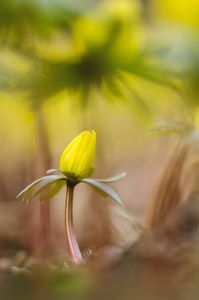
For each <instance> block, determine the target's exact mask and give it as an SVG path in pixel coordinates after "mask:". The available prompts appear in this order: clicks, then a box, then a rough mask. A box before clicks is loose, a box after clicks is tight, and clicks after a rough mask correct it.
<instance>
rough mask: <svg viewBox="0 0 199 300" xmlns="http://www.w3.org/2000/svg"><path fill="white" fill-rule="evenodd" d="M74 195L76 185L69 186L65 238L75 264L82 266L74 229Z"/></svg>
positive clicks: (66, 203)
mask: <svg viewBox="0 0 199 300" xmlns="http://www.w3.org/2000/svg"><path fill="white" fill-rule="evenodd" d="M73 194H74V185H69V184H68V185H67V191H66V202H65V236H66V241H67V246H68V251H69V255H70V257H71V259H72V261H73V263H74V264H76V265H78V264H80V263H81V262H82V261H83V259H82V255H81V252H80V249H79V245H78V243H77V239H76V236H75V233H74V227H73Z"/></svg>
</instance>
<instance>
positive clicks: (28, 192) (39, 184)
mask: <svg viewBox="0 0 199 300" xmlns="http://www.w3.org/2000/svg"><path fill="white" fill-rule="evenodd" d="M58 182H62V183H65V182H66V177H64V176H60V175H49V176H44V177H42V178H39V179H37V180H35V181H34V182H32V183H31V184H29V185H28V186H27V187H26V188H25V189H24V190H22V191H21V192H20V193H19V194H18V195H17V198H21V199H22V200H23V201H26V202H27V203H28V202H30V201H31V200H32V199H33V198H34V197H35V196H36V195H37V194H38V193H39V192H41V191H42V192H44V189H45V188H47V187H48V188H49V187H50V185H51V184H54V183H58ZM54 186H55V185H54ZM61 186H63V185H61ZM61 186H60V185H59V188H57V187H54V188H55V190H52V189H50V191H49V190H48V192H47V193H46V197H47V198H48V199H49V197H52V196H54V195H55V191H57V192H58V191H59V190H60V188H61Z"/></svg>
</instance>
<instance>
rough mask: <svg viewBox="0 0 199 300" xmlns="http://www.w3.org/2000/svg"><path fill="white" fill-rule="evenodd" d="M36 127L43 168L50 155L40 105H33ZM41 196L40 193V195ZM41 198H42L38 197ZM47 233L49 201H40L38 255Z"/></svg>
mask: <svg viewBox="0 0 199 300" xmlns="http://www.w3.org/2000/svg"><path fill="white" fill-rule="evenodd" d="M35 118H36V127H37V128H36V129H37V137H38V145H39V155H40V156H41V162H42V166H43V169H44V170H47V169H49V168H50V167H51V156H50V151H49V144H48V139H47V132H46V124H45V120H44V115H43V111H42V106H41V105H37V106H36V107H35ZM41 197H42V195H41ZM40 200H42V199H40ZM49 234H50V203H49V202H47V203H44V201H40V232H39V244H40V247H39V255H42V256H43V255H44V254H45V252H46V249H48V252H50V251H49V247H50V245H49V237H50V236H49Z"/></svg>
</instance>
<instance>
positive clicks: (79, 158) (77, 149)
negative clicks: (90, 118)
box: [60, 130, 96, 180]
mask: <svg viewBox="0 0 199 300" xmlns="http://www.w3.org/2000/svg"><path fill="white" fill-rule="evenodd" d="M95 148H96V133H95V131H94V130H92V131H83V132H82V133H81V134H80V135H78V136H77V137H76V138H74V139H73V140H72V142H71V143H70V144H69V145H68V146H67V147H66V149H65V150H64V152H63V153H62V155H61V158H60V170H61V171H62V172H64V173H65V174H66V175H67V176H68V178H69V179H70V178H76V179H77V180H81V179H83V178H86V177H89V176H91V174H92V173H93V170H94V158H95Z"/></svg>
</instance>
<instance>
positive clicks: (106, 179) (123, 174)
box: [93, 172, 126, 183]
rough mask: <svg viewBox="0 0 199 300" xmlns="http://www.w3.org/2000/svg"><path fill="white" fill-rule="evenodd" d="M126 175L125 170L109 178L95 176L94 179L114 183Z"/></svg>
mask: <svg viewBox="0 0 199 300" xmlns="http://www.w3.org/2000/svg"><path fill="white" fill-rule="evenodd" d="M125 176H126V172H123V173H120V174H117V175H115V176H112V177H109V178H95V179H93V180H97V181H99V182H102V183H112V182H115V181H118V180H120V179H122V178H124V177H125Z"/></svg>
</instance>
